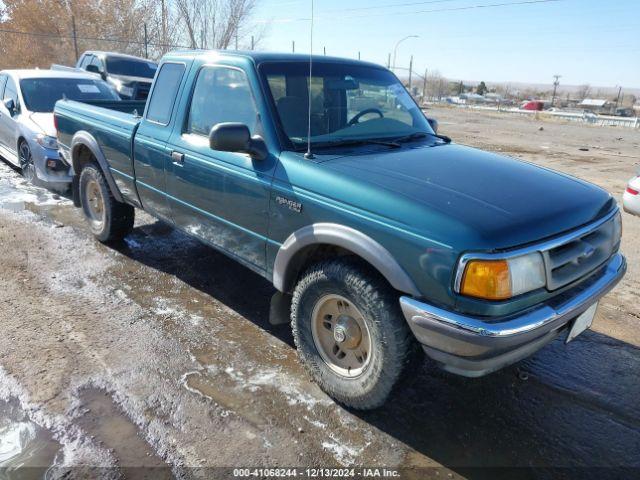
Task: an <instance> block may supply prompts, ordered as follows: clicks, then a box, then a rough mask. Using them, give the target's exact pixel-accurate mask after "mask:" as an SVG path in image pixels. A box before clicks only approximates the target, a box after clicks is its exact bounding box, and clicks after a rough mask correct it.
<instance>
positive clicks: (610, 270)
mask: <svg viewBox="0 0 640 480" xmlns="http://www.w3.org/2000/svg"><path fill="white" fill-rule="evenodd" d="M626 269H627V264H626V260H625V258H624V256H623V255H622V254H619V253H618V254H616V255H614V256H613V257H612V258H611V259H610V260H609V261H608V263H607V264H606V265H605V266H604V267H601V268H600V269H599V271H598V273H596V274H594V275H593V276H592V277H591V278H590V279H587V280H585V281H584V282H583V284H584V285H580V286H578V287H575V290H577V291H576V292H575V293H572V292H573V290H570V291H569V292H567V293H564V294H561V295H559V297H560V300H556V299H553V300H552V301H550V302H549V303H548V304H544V305H543V306H541V307H538V308H535V309H533V310H528V311H526V312H525V313H522V314H518V315H512V316H508V317H505V318H476V317H470V316H465V315H460V314H458V313H455V312H451V311H448V310H444V309H441V308H438V307H434V306H432V305H429V304H426V303H423V302H420V301H417V300H415V299H413V298H410V297H402V298H401V299H400V306H401V307H402V311H403V313H404V316H405V318H406V319H407V322H408V323H409V326H410V327H411V330H412V331H413V333H414V335H415V336H416V338H417V339H418V341H419V342H420V343H421V344H422V346H423V348H424V350H425V352H426V353H427V354H428V355H429V356H430V357H432V358H433V359H435V360H436V361H438V362H440V363H441V364H442V366H443V368H444V369H445V370H448V371H451V372H453V373H457V374H460V375H464V376H469V377H479V376H482V375H486V374H488V373H491V372H493V371H495V370H498V369H500V368H502V367H505V366H507V365H509V364H512V363H515V362H517V361H519V360H521V359H523V358H525V357H527V356H529V355H531V354H532V353H534V352H535V351H537V350H538V349H540V348H542V347H543V346H544V345H546V344H547V343H548V342H550V341H551V340H553V339H554V338H556V337H557V336H558V335H559V334H560V333H561V332H562V331H564V330H565V329H566V328H567V327H568V326H569V324H570V323H571V322H572V321H573V320H574V319H575V318H576V317H577V316H579V315H580V314H581V313H583V312H584V311H585V310H587V309H588V308H589V307H590V306H591V305H593V304H594V303H595V302H597V301H598V300H599V299H600V298H601V297H603V296H604V295H605V294H607V293H608V292H609V291H610V290H611V289H612V288H613V287H614V286H615V285H616V284H617V283H618V282H619V281H620V279H621V278H622V277H623V276H624V274H625V272H626ZM567 295H571V296H569V297H567Z"/></svg>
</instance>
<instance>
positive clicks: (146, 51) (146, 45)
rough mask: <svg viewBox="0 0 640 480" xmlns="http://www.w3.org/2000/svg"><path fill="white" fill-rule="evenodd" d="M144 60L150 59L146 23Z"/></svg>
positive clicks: (145, 25)
mask: <svg viewBox="0 0 640 480" xmlns="http://www.w3.org/2000/svg"><path fill="white" fill-rule="evenodd" d="M144 58H149V34H148V33H147V24H146V23H145V24H144Z"/></svg>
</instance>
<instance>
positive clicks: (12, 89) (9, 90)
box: [2, 77, 20, 110]
mask: <svg viewBox="0 0 640 480" xmlns="http://www.w3.org/2000/svg"><path fill="white" fill-rule="evenodd" d="M2 98H3V100H4V99H7V98H12V99H13V103H14V104H15V106H16V110H17V109H18V107H19V106H20V102H19V101H18V89H17V88H16V82H14V81H13V78H11V77H9V78H8V79H7V86H6V87H5V89H4V96H3V97H2Z"/></svg>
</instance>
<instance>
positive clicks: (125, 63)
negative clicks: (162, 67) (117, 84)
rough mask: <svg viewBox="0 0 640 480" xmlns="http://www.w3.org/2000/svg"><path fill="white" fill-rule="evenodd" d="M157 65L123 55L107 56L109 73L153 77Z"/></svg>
mask: <svg viewBox="0 0 640 480" xmlns="http://www.w3.org/2000/svg"><path fill="white" fill-rule="evenodd" d="M157 69H158V65H157V64H155V63H154V62H146V61H144V60H135V59H132V58H123V57H107V72H108V73H109V74H110V75H126V76H129V77H143V78H153V76H154V75H155V74H156V70H157Z"/></svg>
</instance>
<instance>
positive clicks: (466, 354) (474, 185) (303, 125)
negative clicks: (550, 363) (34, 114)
mask: <svg viewBox="0 0 640 480" xmlns="http://www.w3.org/2000/svg"><path fill="white" fill-rule="evenodd" d="M122 110H123V109H120V111H116V110H112V109H108V108H104V107H101V106H96V105H91V104H87V103H79V102H75V101H71V100H61V101H59V102H58V103H57V104H56V107H55V120H56V126H57V131H58V142H59V144H60V153H61V155H62V156H63V157H64V158H65V159H67V161H68V163H69V164H71V165H72V168H73V174H74V192H75V193H74V200H75V201H76V205H77V206H79V207H82V209H83V210H84V214H85V215H86V217H87V220H88V225H89V228H90V229H91V231H92V232H93V234H94V235H95V237H97V239H98V240H99V241H102V242H113V241H118V240H121V239H122V238H123V237H124V236H126V235H127V234H128V233H129V232H130V231H131V229H132V227H133V223H134V209H135V208H140V209H144V210H145V211H147V212H148V213H150V214H151V215H153V216H154V217H156V218H158V219H160V220H162V221H165V222H167V223H169V224H171V225H173V226H175V228H178V229H180V230H182V231H184V232H186V233H187V234H188V235H192V236H194V237H197V238H199V239H200V240H202V241H203V242H205V243H207V244H209V245H211V246H212V247H214V248H216V249H218V250H220V251H221V252H223V253H224V254H226V255H228V256H230V257H232V258H234V259H236V260H237V261H238V262H240V263H242V264H243V265H245V266H246V267H248V268H249V269H251V270H253V271H255V272H258V273H259V274H260V275H263V276H264V277H265V278H267V279H268V280H269V281H270V282H272V283H273V285H274V286H275V288H276V289H277V290H278V291H279V292H280V293H281V298H282V299H284V300H283V301H284V303H285V304H287V303H288V304H289V305H290V321H291V325H292V328H293V335H294V339H295V343H296V346H297V349H298V354H299V357H300V359H301V361H302V363H303V364H304V366H305V367H306V369H307V370H308V372H309V374H310V376H311V377H312V378H313V379H314V380H315V381H316V382H317V384H318V385H320V387H321V388H323V389H324V390H325V391H326V392H328V393H329V394H330V395H331V396H333V397H334V398H335V399H336V400H338V401H339V402H341V403H343V404H345V405H348V406H351V407H353V408H358V409H370V408H375V407H378V406H380V405H382V404H383V403H384V401H385V399H386V398H387V397H388V395H389V393H390V392H391V389H392V387H393V385H394V384H395V383H396V381H397V380H398V378H399V377H400V375H401V373H402V371H403V369H404V368H405V367H406V365H407V364H408V363H409V360H410V359H411V358H412V357H413V358H415V355H412V352H414V353H415V351H416V350H417V349H415V348H414V346H415V345H421V346H422V349H423V350H424V352H426V354H427V355H428V356H429V357H431V358H432V359H434V360H435V361H436V362H438V363H439V364H440V365H441V366H442V367H443V368H445V369H446V370H448V371H450V372H453V373H456V374H459V375H465V376H469V377H476V376H481V375H485V374H487V373H490V372H493V371H495V370H497V369H500V368H502V367H504V366H506V365H509V364H512V363H514V362H517V361H519V360H521V359H523V358H525V357H527V356H529V355H531V354H533V353H534V352H536V351H537V350H538V349H540V348H541V347H543V346H544V345H545V344H547V343H549V342H550V341H551V340H553V339H554V338H557V337H559V336H564V338H565V339H566V341H569V340H571V339H573V338H574V337H575V336H576V335H578V334H580V333H581V332H583V331H584V330H586V329H587V328H589V326H590V325H591V322H592V320H593V318H594V315H595V312H596V309H597V305H598V301H599V299H600V298H601V297H602V296H603V295H605V294H606V293H607V292H608V291H609V290H611V289H612V288H613V287H614V286H615V285H616V283H617V282H618V281H619V280H620V279H621V278H622V276H623V275H624V273H625V271H626V262H625V258H624V257H623V255H622V254H620V253H619V247H620V238H621V230H622V227H621V220H620V213H619V210H618V206H617V204H616V202H615V200H614V199H613V198H612V197H611V196H610V195H609V194H608V193H606V192H605V191H603V190H602V189H600V188H598V187H596V186H594V185H591V184H589V183H586V182H584V181H582V180H579V179H577V178H573V177H570V176H567V175H564V174H561V173H557V172H554V171H551V170H548V169H545V168H541V167H538V166H535V165H532V164H529V163H526V162H523V161H520V160H516V159H512V158H507V157H504V156H500V155H496V154H493V153H487V152H483V151H479V150H476V149H473V148H469V147H466V146H462V145H457V144H455V143H453V142H451V140H450V139H449V138H447V137H445V136H442V135H438V134H437V132H436V131H435V129H434V127H435V122H430V121H429V120H428V119H427V118H426V117H425V116H424V114H423V112H422V111H421V109H420V108H419V107H418V105H416V103H415V102H414V100H413V99H412V97H411V96H410V95H409V93H408V92H407V91H406V90H405V88H404V87H403V85H402V84H401V82H400V81H399V80H398V79H397V78H396V77H395V76H394V75H393V74H392V73H391V72H390V71H389V70H387V69H385V68H382V67H380V66H378V65H375V64H370V63H365V62H360V61H353V60H345V59H338V58H330V57H314V58H313V62H311V65H310V59H309V57H304V56H296V55H282V54H273V53H271V54H269V53H255V52H252V53H241V52H227V51H224V52H205V51H185V52H177V53H170V54H168V55H166V56H165V57H164V58H163V60H162V61H161V63H160V66H159V69H158V72H157V74H156V76H155V79H154V82H153V85H152V87H151V92H150V95H149V99H148V102H147V104H146V106H145V108H144V112H143V114H142V116H139V115H137V114H136V113H135V112H131V113H129V112H126V111H122ZM140 113H142V112H140ZM223 274H224V273H223V272H212V275H223ZM287 300H288V302H287Z"/></svg>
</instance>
